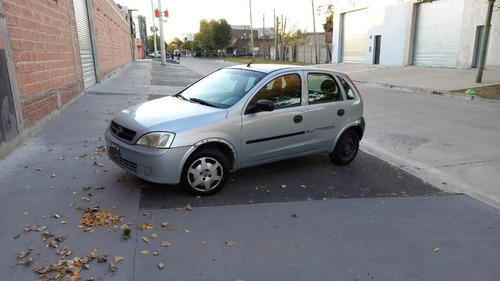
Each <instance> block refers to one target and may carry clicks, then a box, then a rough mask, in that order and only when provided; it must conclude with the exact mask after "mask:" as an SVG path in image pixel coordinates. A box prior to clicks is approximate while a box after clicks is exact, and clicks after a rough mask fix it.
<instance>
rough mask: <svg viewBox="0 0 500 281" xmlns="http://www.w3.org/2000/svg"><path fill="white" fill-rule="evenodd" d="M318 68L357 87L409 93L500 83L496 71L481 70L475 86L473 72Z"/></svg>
mask: <svg viewBox="0 0 500 281" xmlns="http://www.w3.org/2000/svg"><path fill="white" fill-rule="evenodd" d="M319 67H323V68H329V69H335V70H339V71H342V72H345V73H348V74H349V77H350V78H351V79H352V80H353V81H356V83H358V84H359V83H368V84H377V85H380V86H385V87H390V88H401V89H407V90H412V91H424V92H439V91H452V90H461V89H470V88H476V87H482V86H489V85H497V84H500V69H496V70H484V72H483V79H482V83H476V82H475V80H476V74H477V70H476V69H453V68H438V67H419V66H406V67H400V66H379V65H365V64H322V65H319Z"/></svg>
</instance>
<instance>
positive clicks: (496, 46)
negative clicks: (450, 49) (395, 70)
mask: <svg viewBox="0 0 500 281" xmlns="http://www.w3.org/2000/svg"><path fill="white" fill-rule="evenodd" d="M347 2H349V3H347ZM464 2H465V4H464V5H465V6H464V9H463V10H464V14H463V22H462V27H461V28H462V29H461V32H460V43H459V46H458V48H459V49H458V57H457V68H462V69H468V68H471V67H472V65H473V61H474V51H475V46H476V29H477V26H480V25H484V24H485V18H486V12H487V7H488V5H487V1H472V0H466V1H464ZM497 2H498V1H497ZM352 3H354V5H353V4H352ZM417 3H418V2H417V1H416V0H371V1H368V0H365V1H363V0H358V1H342V2H336V4H335V10H334V17H333V18H334V22H333V39H332V40H333V46H332V63H340V62H341V60H342V57H341V52H342V49H341V48H342V44H343V42H342V41H341V38H342V30H341V26H342V24H341V18H342V17H341V15H342V14H343V13H346V12H352V11H356V10H360V9H365V8H368V10H369V13H370V17H369V18H367V20H366V21H365V22H362V23H360V24H365V25H367V29H368V36H367V38H366V40H367V43H368V47H367V50H366V52H367V53H366V57H365V63H366V64H372V63H373V47H374V38H375V35H381V36H382V46H381V53H380V64H381V65H401V66H406V65H411V64H412V61H411V59H412V53H413V41H414V38H413V37H414V32H415V30H414V28H415V17H416V9H417V6H418V4H417ZM485 66H486V69H488V68H495V69H499V68H500V12H499V11H494V12H493V16H492V21H491V28H490V34H489V43H488V51H487V60H486V65H485Z"/></svg>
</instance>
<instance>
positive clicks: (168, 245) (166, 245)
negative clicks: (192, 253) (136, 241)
mask: <svg viewBox="0 0 500 281" xmlns="http://www.w3.org/2000/svg"><path fill="white" fill-rule="evenodd" d="M161 246H162V247H170V246H172V243H170V242H168V241H163V242H161Z"/></svg>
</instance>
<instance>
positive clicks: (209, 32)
mask: <svg viewBox="0 0 500 281" xmlns="http://www.w3.org/2000/svg"><path fill="white" fill-rule="evenodd" d="M231 38H232V33H231V25H229V24H228V23H227V21H226V20H225V19H220V20H218V21H216V20H214V19H212V20H210V22H208V21H207V20H201V21H200V29H199V31H198V33H196V34H195V35H194V41H193V45H194V47H195V49H196V48H199V50H207V51H209V53H210V54H212V52H213V51H214V50H217V49H224V48H225V47H227V46H228V45H229V41H230V40H231Z"/></svg>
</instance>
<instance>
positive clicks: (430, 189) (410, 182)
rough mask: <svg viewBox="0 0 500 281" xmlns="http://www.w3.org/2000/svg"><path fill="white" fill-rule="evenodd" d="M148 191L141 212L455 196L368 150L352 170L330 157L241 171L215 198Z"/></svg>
mask: <svg viewBox="0 0 500 281" xmlns="http://www.w3.org/2000/svg"><path fill="white" fill-rule="evenodd" d="M144 186H145V187H144V188H143V189H142V194H141V203H140V208H141V209H171V208H184V207H185V206H187V205H188V204H189V205H190V206H192V207H204V206H223V205H239V204H255V203H269V202H291V201H308V200H330V199H342V198H379V197H423V196H442V195H450V194H449V193H446V192H444V191H442V190H440V189H438V188H436V187H434V186H432V185H430V184H428V183H426V182H424V181H422V180H421V179H419V178H417V177H415V176H413V175H410V174H409V173H407V172H405V171H403V170H401V169H399V168H397V167H394V166H392V165H390V164H388V163H386V162H384V161H381V160H379V159H378V158H376V157H374V156H371V155H370V154H367V153H365V152H363V151H360V152H359V154H358V156H357V158H356V160H355V161H354V162H352V163H351V164H350V165H348V166H336V165H334V164H333V163H332V162H331V161H330V159H329V157H328V155H327V154H316V155H311V156H305V157H300V158H295V159H290V160H284V161H280V162H275V163H271V164H265V165H260V166H255V167H250V168H246V169H241V170H238V171H236V172H233V173H231V174H230V175H229V181H228V183H227V184H226V186H225V187H224V188H223V189H222V190H221V191H220V192H219V193H217V194H214V195H212V196H205V197H196V196H192V195H189V194H187V193H185V192H184V191H183V190H182V189H181V187H180V186H172V185H165V184H156V183H146V184H144Z"/></svg>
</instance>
